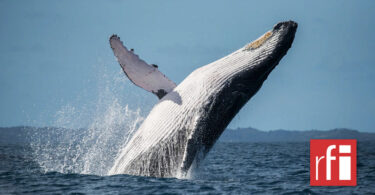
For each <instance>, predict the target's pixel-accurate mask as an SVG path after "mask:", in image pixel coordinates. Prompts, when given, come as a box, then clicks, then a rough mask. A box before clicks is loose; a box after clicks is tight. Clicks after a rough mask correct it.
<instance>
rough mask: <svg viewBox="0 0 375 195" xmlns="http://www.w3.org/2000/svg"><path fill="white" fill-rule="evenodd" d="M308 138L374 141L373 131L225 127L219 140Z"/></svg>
mask: <svg viewBox="0 0 375 195" xmlns="http://www.w3.org/2000/svg"><path fill="white" fill-rule="evenodd" d="M310 139H356V140H358V141H375V133H367V132H359V131H357V130H351V129H345V128H340V129H332V130H325V131H322V130H308V131H290V130H282V129H280V130H273V131H260V130H257V129H254V128H251V127H249V128H237V129H227V130H225V131H224V133H223V134H222V135H221V137H220V140H219V141H223V142H308V141H310Z"/></svg>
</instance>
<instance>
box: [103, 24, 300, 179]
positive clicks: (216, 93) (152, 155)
mask: <svg viewBox="0 0 375 195" xmlns="http://www.w3.org/2000/svg"><path fill="white" fill-rule="evenodd" d="M296 29H297V23H295V22H293V21H286V22H280V23H278V24H276V25H275V26H274V27H273V29H272V30H270V31H268V32H266V33H265V34H264V35H262V36H261V37H260V38H258V39H257V40H255V41H253V42H251V43H249V44H247V45H245V46H244V47H242V48H240V49H238V50H237V51H234V52H233V53H231V54H229V55H228V56H225V57H223V58H221V59H219V60H217V61H215V62H212V63H210V64H208V65H205V66H202V67H200V68H198V69H196V70H195V71H193V72H192V73H191V74H190V75H189V76H187V77H186V78H185V79H184V80H183V81H182V82H181V83H180V84H179V85H176V84H175V83H174V82H173V81H171V80H170V79H168V78H167V77H166V76H165V75H164V74H163V73H161V72H160V71H159V69H158V66H156V65H152V64H151V65H150V64H147V63H146V62H145V61H143V60H141V59H140V58H139V56H138V55H136V54H135V53H134V51H129V50H128V49H127V48H126V47H125V46H124V45H123V43H122V42H121V40H120V38H119V37H118V36H117V35H112V36H111V37H110V45H111V47H112V50H113V52H114V54H115V56H116V58H117V60H118V62H119V64H120V65H121V67H122V69H123V71H124V72H125V74H126V75H127V77H128V78H129V79H130V80H131V81H132V82H133V83H134V84H135V85H137V86H139V87H141V88H143V89H145V90H147V91H149V92H151V93H153V94H154V95H156V96H157V97H158V98H159V99H160V100H159V102H158V103H157V104H156V105H155V106H154V107H153V108H152V110H151V111H150V113H149V115H148V116H147V117H146V119H145V120H144V121H143V123H142V124H141V125H140V127H139V129H138V130H137V131H136V132H135V133H134V134H133V136H132V137H131V139H130V140H129V141H128V143H127V144H126V146H125V147H124V148H123V149H122V150H121V151H120V152H119V154H118V156H117V158H116V160H115V162H114V165H113V167H112V168H111V169H110V170H109V172H108V174H109V175H113V174H131V175H141V176H153V177H184V176H186V175H187V174H189V173H190V171H191V170H192V169H193V167H195V166H197V165H199V162H201V161H202V160H203V159H204V157H205V156H206V154H207V153H208V152H209V150H210V149H211V148H212V146H213V145H214V144H215V142H216V140H217V139H218V138H219V136H220V135H221V134H222V132H223V131H224V129H225V128H226V127H227V125H228V124H229V122H230V121H231V120H232V119H233V117H234V116H235V115H236V114H237V113H238V112H239V110H240V109H241V108H242V106H243V105H244V104H245V103H246V102H247V101H248V100H249V99H250V98H251V97H252V96H254V95H255V93H256V92H257V91H258V90H259V89H260V87H261V86H262V84H263V82H264V81H265V80H266V79H267V77H268V75H269V74H270V73H271V71H272V70H273V69H274V68H275V67H276V65H277V64H278V63H279V61H280V60H281V58H282V57H283V56H284V55H285V54H286V53H287V51H288V49H289V48H290V47H291V45H292V42H293V40H294V35H295V32H296Z"/></svg>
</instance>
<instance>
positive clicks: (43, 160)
mask: <svg viewBox="0 0 375 195" xmlns="http://www.w3.org/2000/svg"><path fill="white" fill-rule="evenodd" d="M100 72H102V74H100V78H99V81H100V82H99V84H98V98H96V99H95V100H93V101H91V102H87V103H85V104H84V105H80V106H74V105H72V104H67V105H65V106H63V107H62V108H61V109H60V110H59V111H58V112H57V113H56V115H55V118H56V120H55V123H54V126H55V127H50V128H44V129H43V130H40V129H38V130H35V131H33V133H31V135H30V136H31V140H32V142H31V148H32V149H33V153H34V157H35V161H36V162H37V163H38V164H39V166H40V167H41V169H42V171H45V172H50V171H57V172H61V173H80V174H95V175H106V174H107V172H108V170H109V169H110V168H111V167H112V165H113V162H114V161H115V159H116V156H117V155H118V152H119V151H120V149H121V148H123V147H124V146H125V145H126V143H127V141H128V140H129V138H130V137H131V135H132V134H133V132H134V131H135V130H136V129H137V128H138V126H139V125H140V123H141V122H142V121H143V120H144V117H143V114H142V113H143V112H142V111H143V110H141V109H140V108H135V109H132V108H130V106H128V105H127V104H125V105H124V103H123V102H121V99H123V97H122V96H121V93H123V92H124V89H125V87H124V86H126V82H129V81H127V80H126V79H125V77H124V75H123V73H122V72H120V73H116V74H108V73H107V72H106V71H102V70H101V71H100ZM81 95H82V94H81ZM77 126H78V127H82V126H86V128H77Z"/></svg>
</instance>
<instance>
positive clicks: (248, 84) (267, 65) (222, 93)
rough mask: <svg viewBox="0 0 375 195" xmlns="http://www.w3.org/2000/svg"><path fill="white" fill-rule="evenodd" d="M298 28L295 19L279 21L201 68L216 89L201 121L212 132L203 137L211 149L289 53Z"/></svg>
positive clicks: (206, 132) (204, 129)
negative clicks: (259, 34)
mask: <svg viewBox="0 0 375 195" xmlns="http://www.w3.org/2000/svg"><path fill="white" fill-rule="evenodd" d="M296 29H297V23H295V22H293V21H287V22H281V23H278V24H276V25H275V26H274V27H273V29H272V30H270V31H268V32H266V33H265V34H264V35H262V36H261V37H259V38H258V39H257V40H255V41H253V42H251V43H249V44H247V45H245V46H244V47H243V48H241V49H239V50H237V51H235V52H234V53H232V54H230V55H228V56H226V57H224V58H222V59H220V60H218V61H216V62H213V63H211V64H209V65H206V66H205V67H202V69H201V70H199V71H201V72H204V73H205V74H206V75H209V76H207V77H206V78H207V80H205V82H207V83H210V89H212V91H213V93H212V95H210V97H209V100H208V101H207V102H208V103H207V106H205V108H204V109H205V110H204V113H205V116H206V117H201V121H200V128H201V129H202V131H201V132H202V133H204V134H206V135H209V136H204V135H203V136H201V138H202V139H203V140H201V141H202V142H203V143H204V145H206V146H208V149H209V148H210V146H212V145H213V143H214V142H215V141H216V140H217V138H218V137H219V136H220V135H221V133H222V131H223V130H224V129H225V128H226V127H227V125H228V124H229V122H230V121H231V120H232V119H233V117H234V116H235V115H236V114H237V113H238V111H239V110H240V109H241V108H242V107H243V105H244V104H245V103H246V102H247V101H248V100H249V99H250V98H251V97H252V96H253V95H255V93H256V92H257V91H258V90H259V89H260V87H261V86H262V84H263V82H264V81H265V80H266V79H267V77H268V75H269V74H270V73H271V71H272V70H273V69H274V68H275V67H276V66H277V64H278V63H279V61H280V60H281V58H282V57H283V56H284V55H285V54H286V53H287V51H288V49H289V48H290V47H291V45H292V42H293V39H294V35H295V32H296ZM207 129H210V130H209V131H207Z"/></svg>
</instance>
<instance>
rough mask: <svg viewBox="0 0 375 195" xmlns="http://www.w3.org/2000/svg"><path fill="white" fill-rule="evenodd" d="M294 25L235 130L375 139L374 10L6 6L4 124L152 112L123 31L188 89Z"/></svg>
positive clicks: (48, 1) (370, 4) (48, 2)
mask: <svg viewBox="0 0 375 195" xmlns="http://www.w3.org/2000/svg"><path fill="white" fill-rule="evenodd" d="M283 20H294V21H296V22H298V24H299V27H298V30H297V33H296V38H295V41H294V43H293V46H292V48H291V50H289V52H288V54H287V55H286V56H285V57H284V58H283V60H282V61H281V63H280V65H279V66H278V67H277V68H276V69H275V70H274V71H273V72H272V73H271V75H270V76H269V77H268V80H267V81H266V82H265V83H264V85H263V87H262V89H261V90H260V91H259V92H258V94H257V95H256V96H255V97H253V99H252V100H250V101H249V103H247V104H246V106H244V108H243V109H242V110H241V112H240V113H239V114H238V115H237V116H236V118H235V119H234V120H233V122H232V123H231V124H230V127H232V128H233V127H247V126H252V127H255V128H259V129H263V130H270V129H279V128H283V129H293V130H297V129H298V130H307V129H331V128H336V127H347V128H354V129H358V130H361V131H372V132H374V131H375V82H374V81H375V63H374V61H373V58H374V55H375V36H374V30H375V1H373V0H369V1H364V0H361V1H355V0H352V1H343V0H339V1H327V0H323V1H317V0H315V1H301V0H296V1H279V0H275V1H257V2H255V1H217V0H215V1H185V2H175V1H147V2H146V1H119V0H112V1H92V0H88V1H57V0H45V1H32V0H24V1H21V0H17V1H15V0H0V67H1V71H0V92H1V95H0V126H15V125H36V126H48V125H56V124H58V123H56V121H61V120H64V121H65V119H67V118H70V119H69V120H71V118H75V119H76V121H75V122H74V124H75V125H74V126H82V127H84V126H87V125H89V124H90V120H92V115H95V114H97V112H108V110H107V111H106V109H105V108H106V107H110V106H111V105H112V106H113V105H114V104H113V101H116V103H117V104H115V105H120V106H125V105H127V104H128V105H129V106H130V107H131V108H132V109H136V108H141V110H142V111H143V112H144V113H147V112H148V111H149V110H150V109H151V108H152V105H153V104H155V103H156V102H157V98H156V97H155V96H154V95H152V94H150V93H148V92H145V91H143V90H142V89H140V88H137V87H136V86H133V85H132V84H131V83H130V82H129V81H128V80H127V79H126V78H125V76H124V75H122V73H121V68H120V66H119V65H118V63H117V61H116V60H115V58H114V56H113V53H112V51H111V49H110V47H109V44H108V38H109V37H110V36H111V35H112V34H114V33H115V34H118V35H119V36H120V37H121V39H122V40H123V42H124V44H125V45H126V46H128V47H129V48H135V52H136V53H137V54H139V55H140V57H141V58H143V59H144V60H146V61H147V62H149V63H155V64H158V65H159V69H160V70H161V71H162V72H163V73H165V74H166V75H167V76H168V77H169V78H170V79H172V80H174V81H175V82H176V83H179V82H181V81H182V80H183V79H184V78H185V77H186V76H187V75H188V74H189V73H190V72H191V71H193V70H194V69H196V68H198V67H200V66H202V65H205V64H207V63H210V62H212V61H214V60H216V59H218V58H221V57H223V56H225V55H227V54H229V53H231V52H232V51H234V50H236V49H238V48H240V47H242V46H243V45H245V44H246V43H248V42H251V41H252V40H254V39H256V38H257V37H259V36H260V35H262V34H263V33H264V32H265V31H267V30H269V29H271V28H272V27H273V25H274V24H276V23H277V22H279V21H283ZM109 96H110V97H109ZM103 110H104V111H103ZM72 112H73V113H74V114H71V113H72ZM69 115H71V116H70V117H69ZM78 115H79V116H80V117H79V121H78V122H77V117H76V116H78ZM69 120H68V119H67V120H66V121H65V122H66V123H69Z"/></svg>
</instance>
